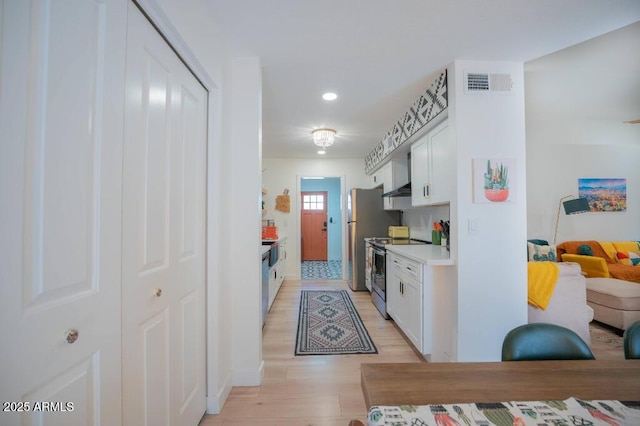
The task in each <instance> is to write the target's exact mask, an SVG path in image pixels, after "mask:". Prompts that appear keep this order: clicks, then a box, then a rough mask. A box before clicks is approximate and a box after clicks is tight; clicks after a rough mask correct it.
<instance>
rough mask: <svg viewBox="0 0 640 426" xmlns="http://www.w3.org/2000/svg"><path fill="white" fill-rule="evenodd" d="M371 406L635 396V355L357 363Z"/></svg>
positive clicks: (639, 367)
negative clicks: (600, 358) (631, 357)
mask: <svg viewBox="0 0 640 426" xmlns="http://www.w3.org/2000/svg"><path fill="white" fill-rule="evenodd" d="M361 385H362V392H363V393H364V400H365V402H366V404H367V409H369V408H371V406H373V405H405V404H407V405H428V404H453V403H466V402H468V403H472V402H497V401H536V400H563V399H567V398H569V397H572V396H575V397H577V398H581V399H613V400H627V401H629V400H633V401H640V360H620V361H618V360H616V361H604V360H603V361H598V360H593V361H591V360H589V361H517V362H516V361H513V362H460V363H404V364H402V363H383V364H362V372H361Z"/></svg>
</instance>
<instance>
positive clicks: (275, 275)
mask: <svg viewBox="0 0 640 426" xmlns="http://www.w3.org/2000/svg"><path fill="white" fill-rule="evenodd" d="M286 263H287V242H286V240H284V239H283V240H280V241H279V242H278V262H277V263H276V264H275V265H273V266H272V267H271V268H269V308H268V309H271V305H272V304H273V301H274V300H275V299H276V296H277V295H278V291H280V286H282V282H283V281H284V275H285V271H286Z"/></svg>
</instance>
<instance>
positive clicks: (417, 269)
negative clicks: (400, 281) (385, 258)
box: [391, 254, 422, 282]
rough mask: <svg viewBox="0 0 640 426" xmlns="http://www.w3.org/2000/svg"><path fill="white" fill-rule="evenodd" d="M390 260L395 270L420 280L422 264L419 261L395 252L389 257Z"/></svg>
mask: <svg viewBox="0 0 640 426" xmlns="http://www.w3.org/2000/svg"><path fill="white" fill-rule="evenodd" d="M391 261H392V262H393V267H394V268H395V270H396V272H398V273H399V274H402V275H405V276H407V277H410V278H413V279H415V280H417V281H419V282H422V264H421V263H420V262H416V261H415V260H411V259H409V258H406V257H403V256H400V255H397V254H395V255H394V256H392V257H391Z"/></svg>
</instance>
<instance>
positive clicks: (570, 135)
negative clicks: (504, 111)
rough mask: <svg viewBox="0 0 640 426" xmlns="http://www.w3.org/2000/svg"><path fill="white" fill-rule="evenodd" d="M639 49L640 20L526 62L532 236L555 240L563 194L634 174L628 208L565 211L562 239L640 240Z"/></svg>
mask: <svg viewBox="0 0 640 426" xmlns="http://www.w3.org/2000/svg"><path fill="white" fill-rule="evenodd" d="M638 52H640V22H639V23H636V24H633V25H630V26H628V27H625V28H622V29H620V30H617V31H614V32H611V33H609V34H605V35H603V36H600V37H597V38H595V39H592V40H588V41H585V42H583V43H580V44H578V45H575V46H572V47H569V48H567V49H564V50H561V51H559V52H555V53H553V54H551V55H547V56H544V57H542V58H540V59H537V60H534V61H530V62H528V63H527V64H525V83H526V86H525V89H526V90H525V94H526V121H527V130H526V136H527V204H528V220H527V227H528V230H527V236H528V238H542V239H546V240H548V241H550V242H553V234H554V229H555V221H556V214H557V209H558V203H559V201H560V198H561V197H563V196H565V195H569V194H574V195H577V194H578V179H579V178H594V177H600V178H626V179H627V211H626V212H615V213H614V212H611V213H609V212H598V213H586V214H581V215H574V216H570V217H569V216H566V215H565V214H564V211H562V210H561V213H560V221H559V225H558V242H562V241H566V240H587V239H594V240H605V241H612V240H631V239H635V240H638V239H640V220H638V218H639V217H640V167H639V165H640V124H635V125H631V124H624V123H623V121H624V120H632V119H638V118H640V78H638V70H639V69H640V55H639V54H638ZM620 83H622V84H620Z"/></svg>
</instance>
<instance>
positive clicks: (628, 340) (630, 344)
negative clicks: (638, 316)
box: [622, 321, 640, 359]
mask: <svg viewBox="0 0 640 426" xmlns="http://www.w3.org/2000/svg"><path fill="white" fill-rule="evenodd" d="M622 341H623V342H624V357H625V358H626V359H640V321H636V322H634V323H633V324H631V325H630V326H629V327H627V329H626V330H625V331H624V334H623V335H622Z"/></svg>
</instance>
